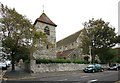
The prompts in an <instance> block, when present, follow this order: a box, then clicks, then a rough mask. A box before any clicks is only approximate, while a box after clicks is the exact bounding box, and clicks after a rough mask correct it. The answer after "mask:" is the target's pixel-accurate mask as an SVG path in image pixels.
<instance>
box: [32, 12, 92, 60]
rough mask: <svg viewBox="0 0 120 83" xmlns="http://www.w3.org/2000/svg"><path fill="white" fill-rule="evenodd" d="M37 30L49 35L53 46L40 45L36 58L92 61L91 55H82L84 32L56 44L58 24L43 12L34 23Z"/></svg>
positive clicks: (35, 53)
mask: <svg viewBox="0 0 120 83" xmlns="http://www.w3.org/2000/svg"><path fill="white" fill-rule="evenodd" d="M34 26H35V28H37V30H40V31H42V32H43V33H45V34H46V35H47V40H48V42H50V43H51V44H52V46H51V45H49V44H44V45H43V44H41V43H39V49H38V50H37V51H36V52H34V54H33V56H34V57H35V58H46V59H54V58H64V59H83V60H84V59H85V57H88V59H91V57H90V56H89V55H82V54H81V53H82V49H81V48H79V46H80V45H81V43H82V42H81V38H80V35H82V30H80V31H78V32H76V33H74V34H72V35H70V36H68V37H66V38H64V39H62V40H60V41H58V42H56V29H55V28H56V26H57V25H56V24H55V23H54V22H52V21H51V19H50V18H49V17H48V16H47V15H46V14H45V13H44V12H43V13H42V15H41V16H40V17H39V18H37V19H36V20H35V22H34Z"/></svg>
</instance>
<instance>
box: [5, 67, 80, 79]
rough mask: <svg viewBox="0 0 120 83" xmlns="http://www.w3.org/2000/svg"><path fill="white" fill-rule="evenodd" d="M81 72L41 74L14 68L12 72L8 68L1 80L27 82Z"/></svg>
mask: <svg viewBox="0 0 120 83" xmlns="http://www.w3.org/2000/svg"><path fill="white" fill-rule="evenodd" d="M80 72H82V71H59V72H43V73H28V72H25V71H24V70H23V69H21V68H19V67H16V70H15V71H14V72H12V71H11V68H9V69H8V70H7V71H6V73H5V75H4V77H3V79H4V80H29V79H34V78H46V77H51V76H55V77H56V76H63V75H70V74H76V73H80Z"/></svg>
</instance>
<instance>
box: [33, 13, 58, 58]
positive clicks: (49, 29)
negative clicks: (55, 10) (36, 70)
mask: <svg viewBox="0 0 120 83" xmlns="http://www.w3.org/2000/svg"><path fill="white" fill-rule="evenodd" d="M34 26H35V28H37V30H40V31H42V32H43V33H45V34H46V36H47V41H48V42H49V43H45V44H41V42H40V43H39V49H38V50H37V51H36V52H34V54H33V56H34V57H35V58H46V59H51V58H56V29H55V27H56V26H57V25H56V24H55V23H54V22H52V21H51V20H50V19H49V17H48V16H47V15H46V14H45V13H44V12H43V13H42V15H41V16H40V17H39V18H37V19H36V20H35V22H34Z"/></svg>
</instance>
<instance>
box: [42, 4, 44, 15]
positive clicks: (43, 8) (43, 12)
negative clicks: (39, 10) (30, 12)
mask: <svg viewBox="0 0 120 83" xmlns="http://www.w3.org/2000/svg"><path fill="white" fill-rule="evenodd" d="M42 7H43V13H44V5H43V6H42Z"/></svg>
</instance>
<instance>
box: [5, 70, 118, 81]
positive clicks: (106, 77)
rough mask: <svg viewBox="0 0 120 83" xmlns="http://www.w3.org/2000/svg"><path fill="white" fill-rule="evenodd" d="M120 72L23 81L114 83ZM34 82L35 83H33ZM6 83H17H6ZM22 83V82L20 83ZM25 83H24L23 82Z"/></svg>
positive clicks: (75, 74) (66, 75) (68, 75)
mask: <svg viewBox="0 0 120 83" xmlns="http://www.w3.org/2000/svg"><path fill="white" fill-rule="evenodd" d="M118 74H119V71H104V72H97V73H84V72H72V73H68V74H65V75H56V76H48V77H47V76H46V77H39V76H38V77H36V78H31V79H24V80H23V81H29V83H54V82H56V83H59V82H60V83H66V82H67V83H94V82H95V83H96V82H99V83H106V82H107V83H114V82H116V81H118V78H119V75H118ZM33 81H34V82H33ZM35 81H37V82H35ZM5 83H17V82H16V81H15V82H14V81H13V82H9V81H8V82H5ZM18 83H20V82H18ZM21 83H23V82H21ZM26 83H27V82H26Z"/></svg>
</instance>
